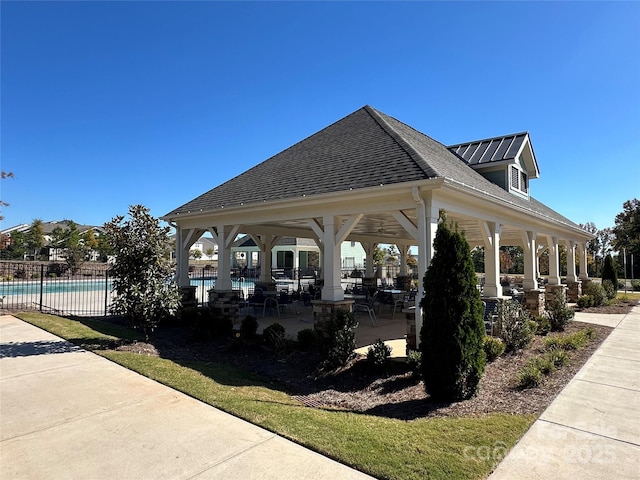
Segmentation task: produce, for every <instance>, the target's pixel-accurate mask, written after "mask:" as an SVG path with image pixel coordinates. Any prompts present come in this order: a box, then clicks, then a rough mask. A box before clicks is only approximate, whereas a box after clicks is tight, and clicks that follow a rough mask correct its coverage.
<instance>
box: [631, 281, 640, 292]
mask: <svg viewBox="0 0 640 480" xmlns="http://www.w3.org/2000/svg"><path fill="white" fill-rule="evenodd" d="M631 289H632V290H633V291H634V292H640V280H632V281H631Z"/></svg>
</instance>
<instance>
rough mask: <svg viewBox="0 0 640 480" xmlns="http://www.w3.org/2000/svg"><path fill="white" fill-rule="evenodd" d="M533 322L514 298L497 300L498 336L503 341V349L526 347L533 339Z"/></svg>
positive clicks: (511, 349)
mask: <svg viewBox="0 0 640 480" xmlns="http://www.w3.org/2000/svg"><path fill="white" fill-rule="evenodd" d="M535 328H536V326H535V322H532V321H531V319H530V317H529V314H528V313H527V312H526V311H525V310H523V308H522V305H520V303H519V302H516V301H515V300H500V301H499V302H498V327H497V330H498V336H499V337H500V338H501V339H502V341H503V342H504V346H505V350H506V351H507V352H512V351H514V350H519V349H521V348H524V347H526V346H527V345H529V343H531V340H533V335H534V332H535Z"/></svg>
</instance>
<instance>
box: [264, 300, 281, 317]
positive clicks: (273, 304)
mask: <svg viewBox="0 0 640 480" xmlns="http://www.w3.org/2000/svg"><path fill="white" fill-rule="evenodd" d="M280 307H281V306H280V304H279V303H278V299H277V298H276V297H267V298H265V300H264V305H263V306H262V316H263V317H265V316H266V313H267V308H268V309H269V311H271V308H274V309H275V311H276V313H277V314H278V318H280Z"/></svg>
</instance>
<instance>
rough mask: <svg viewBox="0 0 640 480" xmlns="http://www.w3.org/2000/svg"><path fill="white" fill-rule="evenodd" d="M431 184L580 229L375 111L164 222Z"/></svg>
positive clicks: (336, 126)
mask: <svg viewBox="0 0 640 480" xmlns="http://www.w3.org/2000/svg"><path fill="white" fill-rule="evenodd" d="M520 135H522V134H516V135H513V136H511V137H513V139H512V142H511V144H510V147H509V148H506V149H505V151H504V153H503V154H502V155H503V157H504V155H508V154H510V153H512V152H513V150H514V149H515V143H514V142H516V141H517V140H516V138H517V137H519V136H520ZM496 138H507V137H496ZM469 145H470V144H469ZM511 147H513V148H511ZM430 178H443V179H446V180H449V181H450V182H452V183H456V184H459V185H464V186H466V187H467V188H469V189H472V190H475V191H480V192H482V193H484V194H486V195H488V196H491V197H493V198H496V199H499V200H502V201H504V202H507V203H510V204H514V205H518V206H519V207H520V208H522V209H525V210H528V211H531V212H534V213H537V214H540V215H543V216H545V217H547V218H549V219H552V220H555V221H558V222H560V223H564V224H567V225H570V226H572V227H577V225H576V224H575V223H573V222H571V221H570V220H568V219H567V218H565V217H563V216H562V215H560V214H558V213H557V212H554V211H553V210H551V209H550V208H548V207H546V206H545V205H543V204H542V203H540V202H537V201H535V200H534V199H530V200H528V199H526V198H520V197H518V196H516V195H512V194H510V193H509V192H507V191H505V190H504V189H503V188H501V187H499V186H498V185H495V184H493V183H491V182H490V181H489V180H487V179H486V178H484V177H483V176H482V175H481V174H479V173H478V172H476V171H475V170H474V169H473V168H471V167H470V166H469V165H468V164H467V163H466V162H465V160H463V159H462V158H461V157H458V156H457V155H455V154H454V153H452V152H451V151H450V150H449V149H448V147H446V146H445V145H443V144H441V143H440V142H437V141H436V140H434V139H432V138H430V137H428V136H427V135H425V134H423V133H421V132H419V131H417V130H415V129H414V128H412V127H410V126H409V125H407V124H405V123H402V122H400V121H398V120H396V119H395V118H393V117H390V116H388V115H386V114H384V113H382V112H379V111H378V110H376V109H374V108H372V107H370V106H368V105H367V106H364V107H362V108H360V109H359V110H356V111H355V112H353V113H352V114H350V115H348V116H346V117H344V118H343V119H341V120H338V121H337V122H335V123H333V124H332V125H329V126H328V127H326V128H324V129H323V130H320V131H319V132H317V133H315V134H313V135H311V136H310V137H308V138H306V139H304V140H302V141H300V142H298V143H296V144H295V145H293V146H291V147H289V148H287V149H286V150H284V151H282V152H280V153H278V154H276V155H274V156H273V157H271V158H269V159H268V160H265V161H264V162H262V163H260V164H258V165H256V166H255V167H253V168H251V169H249V170H247V171H246V172H244V173H242V174H241V175H238V176H237V177H235V178H232V179H231V180H229V181H227V182H225V183H223V184H222V185H220V186H218V187H216V188H214V189H212V190H210V191H208V192H206V193H204V194H203V195H200V196H199V197H197V198H195V199H193V200H191V201H190V202H187V203H186V204H184V205H182V206H181V207H179V208H177V209H175V210H173V211H172V212H170V213H168V214H167V215H166V216H165V217H167V218H171V217H175V216H176V215H179V214H188V213H196V212H200V211H202V212H205V211H214V210H217V209H220V208H221V207H223V206H226V207H228V206H240V205H244V206H248V205H251V204H258V203H263V202H268V201H273V200H280V199H293V198H301V197H303V196H307V197H309V196H312V195H319V194H326V193H335V192H340V191H348V190H350V189H353V190H355V189H358V188H366V187H373V186H379V185H389V184H398V183H404V182H414V181H420V180H426V179H430Z"/></svg>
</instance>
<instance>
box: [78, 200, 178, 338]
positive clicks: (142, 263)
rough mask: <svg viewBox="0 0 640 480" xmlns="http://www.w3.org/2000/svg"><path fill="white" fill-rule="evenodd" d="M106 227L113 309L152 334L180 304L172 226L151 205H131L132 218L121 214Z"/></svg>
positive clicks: (135, 325) (134, 324)
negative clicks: (111, 259)
mask: <svg viewBox="0 0 640 480" xmlns="http://www.w3.org/2000/svg"><path fill="white" fill-rule="evenodd" d="M104 229H105V234H106V235H107V239H108V240H109V242H110V244H111V245H112V246H113V253H114V258H115V261H114V262H113V264H112V265H111V269H110V275H111V277H112V278H113V290H114V291H115V292H116V297H115V299H114V301H113V303H112V304H111V312H112V313H114V314H116V315H124V316H125V317H126V319H127V322H128V323H129V325H130V326H133V327H136V328H140V329H142V331H143V332H144V334H145V337H147V338H148V337H149V335H150V333H151V332H153V330H154V329H155V327H156V325H157V324H158V323H159V322H160V321H161V320H163V319H164V318H166V317H167V316H171V315H174V314H175V312H176V311H177V309H178V307H179V306H180V290H179V289H178V287H177V285H176V284H175V281H174V276H175V275H174V265H173V264H172V263H171V261H170V260H169V259H168V257H167V256H166V255H165V254H166V253H167V252H168V251H169V248H170V247H169V230H170V228H169V227H164V228H161V227H160V222H159V221H158V219H156V218H154V217H152V216H151V215H150V214H149V209H147V208H145V207H143V206H142V205H135V206H131V207H129V219H128V220H126V221H125V220H124V217H123V216H117V217H115V218H113V220H111V222H109V223H106V224H105V225H104ZM69 260H70V257H67V261H68V262H69ZM75 265H77V264H75ZM70 266H72V265H70ZM72 271H73V269H72Z"/></svg>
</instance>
